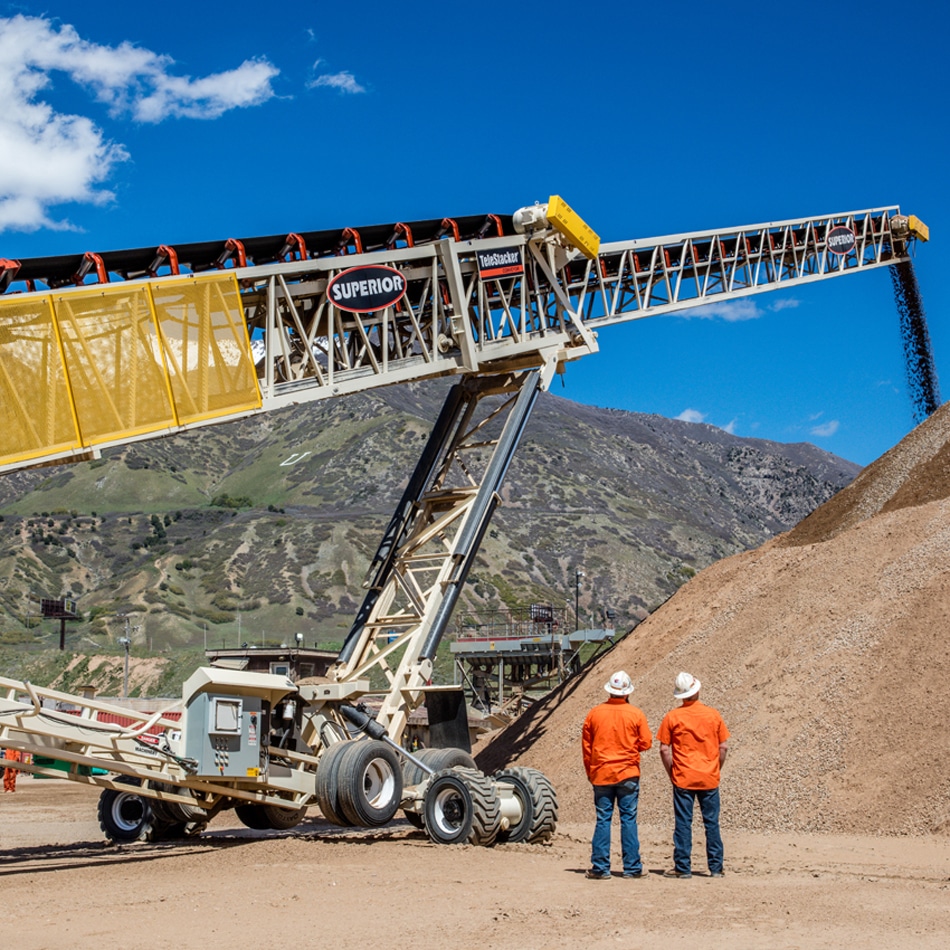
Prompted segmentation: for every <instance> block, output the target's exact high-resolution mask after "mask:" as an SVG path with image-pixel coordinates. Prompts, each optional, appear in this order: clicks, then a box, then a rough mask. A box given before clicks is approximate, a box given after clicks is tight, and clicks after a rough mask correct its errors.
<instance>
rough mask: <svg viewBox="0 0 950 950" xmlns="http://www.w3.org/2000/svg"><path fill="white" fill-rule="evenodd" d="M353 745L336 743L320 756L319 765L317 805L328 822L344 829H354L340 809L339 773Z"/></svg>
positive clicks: (350, 743)
mask: <svg viewBox="0 0 950 950" xmlns="http://www.w3.org/2000/svg"><path fill="white" fill-rule="evenodd" d="M352 744H353V742H352V741H347V742H336V743H334V744H333V745H331V746H330V747H329V748H328V749H326V751H324V753H323V755H322V756H320V762H319V764H318V765H317V780H316V788H315V792H316V796H317V805H318V807H319V808H320V811H321V813H322V814H323V817H324V818H326V820H327V821H329V822H331V823H332V824H334V825H341V826H342V827H344V828H349V827H352V825H353V822H352V821H350V820H349V819H348V818H347V817H346V815H344V814H343V811H342V809H341V807H340V781H339V773H340V763H341V762H342V761H343V754H344V752H345V751H346V750H347V748H348V747H349V746H351V745H352Z"/></svg>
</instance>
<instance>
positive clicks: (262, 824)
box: [234, 802, 270, 831]
mask: <svg viewBox="0 0 950 950" xmlns="http://www.w3.org/2000/svg"><path fill="white" fill-rule="evenodd" d="M234 814H235V815H237V819H238V821H239V822H241V824H242V825H244V827H245V828H251V829H253V830H254V831H266V830H267V829H268V828H270V825H269V824H268V822H267V817H266V816H265V815H264V809H263V808H262V807H261V806H260V805H259V804H257V802H244V804H242V805H236V806H235V807H234Z"/></svg>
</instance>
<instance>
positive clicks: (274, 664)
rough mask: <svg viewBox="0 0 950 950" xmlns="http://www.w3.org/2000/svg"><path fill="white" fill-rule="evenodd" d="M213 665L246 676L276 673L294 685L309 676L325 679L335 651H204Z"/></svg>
mask: <svg viewBox="0 0 950 950" xmlns="http://www.w3.org/2000/svg"><path fill="white" fill-rule="evenodd" d="M205 656H206V657H207V658H208V662H209V663H210V664H211V665H212V666H217V667H223V668H225V669H229V670H247V671H248V672H249V673H276V674H277V675H279V676H288V677H290V679H291V681H292V682H294V683H297V682H299V681H300V680H302V679H307V678H309V677H311V676H326V675H327V671H328V670H329V669H330V667H331V666H332V665H333V664H334V662H335V661H336V658H337V654H336V652H335V651H331V650H310V649H307V648H306V647H288V646H279V647H252V646H247V647H241V648H239V649H233V650H205Z"/></svg>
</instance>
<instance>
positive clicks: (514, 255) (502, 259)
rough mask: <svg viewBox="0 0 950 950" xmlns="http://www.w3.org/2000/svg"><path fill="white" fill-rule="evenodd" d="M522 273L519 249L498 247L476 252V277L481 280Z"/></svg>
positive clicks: (522, 265) (522, 267)
mask: <svg viewBox="0 0 950 950" xmlns="http://www.w3.org/2000/svg"><path fill="white" fill-rule="evenodd" d="M522 273H524V263H523V262H522V260H521V248H520V247H499V248H495V250H493V251H479V252H478V276H479V277H481V278H482V280H491V278H493V277H506V276H508V275H509V274H522Z"/></svg>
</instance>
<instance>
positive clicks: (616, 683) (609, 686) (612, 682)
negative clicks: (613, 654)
mask: <svg viewBox="0 0 950 950" xmlns="http://www.w3.org/2000/svg"><path fill="white" fill-rule="evenodd" d="M604 689H605V690H607V692H608V693H610V695H611V696H629V695H630V694H631V693H632V692H633V683H631V682H630V677H629V676H627V674H626V673H624V671H623V670H618V671H617V672H616V673H614V675H613V676H611V677H610V679H609V680H607V682H606V683H604Z"/></svg>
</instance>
